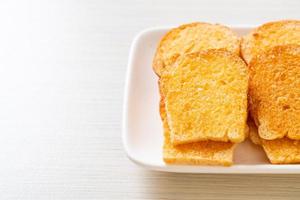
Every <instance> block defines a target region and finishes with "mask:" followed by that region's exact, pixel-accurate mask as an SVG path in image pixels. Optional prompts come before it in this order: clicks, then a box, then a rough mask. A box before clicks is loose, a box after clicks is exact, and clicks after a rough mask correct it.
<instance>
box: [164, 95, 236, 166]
mask: <svg viewBox="0 0 300 200" xmlns="http://www.w3.org/2000/svg"><path fill="white" fill-rule="evenodd" d="M160 115H161V118H162V121H163V127H164V146H163V159H164V161H165V162H166V163H168V164H191V165H224V166H229V165H232V160H233V150H234V147H235V145H234V144H233V143H229V142H213V141H203V142H196V143H191V144H182V145H177V146H174V145H173V144H172V143H171V141H170V130H169V126H168V122H167V118H166V112H165V105H164V101H163V99H161V102H160Z"/></svg>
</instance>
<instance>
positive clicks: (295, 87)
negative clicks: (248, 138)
mask: <svg viewBox="0 0 300 200" xmlns="http://www.w3.org/2000/svg"><path fill="white" fill-rule="evenodd" d="M249 68H250V81H249V96H250V112H251V115H252V117H253V119H254V120H255V122H256V124H257V125H258V133H259V135H260V137H261V138H263V139H266V140H274V139H279V138H283V137H285V136H286V137H288V138H290V139H294V140H299V139H300V45H285V46H277V47H274V48H273V49H270V50H269V51H267V52H265V53H263V54H261V55H260V56H258V57H256V58H255V59H253V60H252V62H251V63H250V67H249Z"/></svg>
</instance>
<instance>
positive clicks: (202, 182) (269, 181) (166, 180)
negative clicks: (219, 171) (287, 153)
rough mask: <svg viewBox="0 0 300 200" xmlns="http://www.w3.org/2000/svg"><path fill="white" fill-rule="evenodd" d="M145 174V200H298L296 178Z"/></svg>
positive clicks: (299, 183)
mask: <svg viewBox="0 0 300 200" xmlns="http://www.w3.org/2000/svg"><path fill="white" fill-rule="evenodd" d="M145 173H146V174H145V175H146V177H147V179H145V180H143V181H145V182H144V184H147V189H148V191H147V194H149V195H150V196H149V199H182V200H184V199H244V198H247V199H258V197H259V199H272V200H276V199H300V196H299V195H300V175H251V174H246V175H225V174H224V175H210V174H203V175H202V174H176V173H163V172H150V171H146V172H145ZM149 190H150V191H149Z"/></svg>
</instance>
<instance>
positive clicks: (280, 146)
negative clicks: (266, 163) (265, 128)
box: [248, 121, 300, 164]
mask: <svg viewBox="0 0 300 200" xmlns="http://www.w3.org/2000/svg"><path fill="white" fill-rule="evenodd" d="M248 125H249V130H250V131H249V133H250V139H251V140H252V142H253V143H254V144H257V145H261V146H262V147H263V148H264V151H265V152H266V154H267V157H268V158H269V160H270V162H271V163H273V164H292V163H300V141H297V140H291V139H289V138H286V137H285V138H281V139H275V140H265V139H262V138H260V137H259V135H258V132H257V128H256V126H255V124H254V123H253V122H252V121H250V122H249V121H248Z"/></svg>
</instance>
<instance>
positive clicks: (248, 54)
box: [241, 20, 300, 64]
mask: <svg viewBox="0 0 300 200" xmlns="http://www.w3.org/2000/svg"><path fill="white" fill-rule="evenodd" d="M286 44H299V45H300V21H299V20H283V21H276V22H270V23H266V24H264V25H262V26H260V27H258V28H257V29H255V30H253V31H252V32H251V33H250V34H248V35H246V36H245V37H243V38H242V42H241V53H242V56H243V58H244V60H245V61H246V62H247V63H248V64H249V63H250V61H251V60H252V58H254V57H255V56H257V55H258V54H259V53H260V52H262V51H266V50H268V49H269V48H271V47H274V46H278V45H286Z"/></svg>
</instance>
